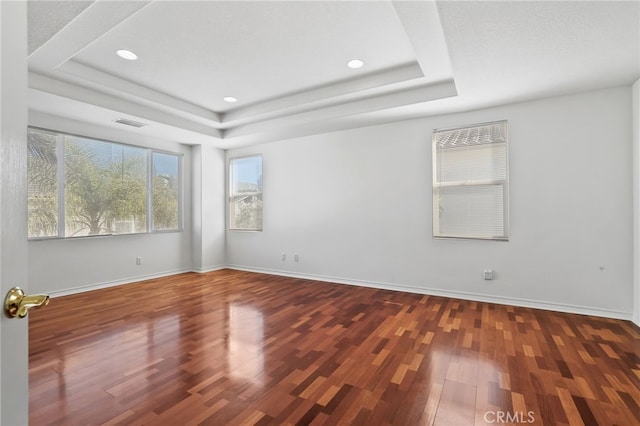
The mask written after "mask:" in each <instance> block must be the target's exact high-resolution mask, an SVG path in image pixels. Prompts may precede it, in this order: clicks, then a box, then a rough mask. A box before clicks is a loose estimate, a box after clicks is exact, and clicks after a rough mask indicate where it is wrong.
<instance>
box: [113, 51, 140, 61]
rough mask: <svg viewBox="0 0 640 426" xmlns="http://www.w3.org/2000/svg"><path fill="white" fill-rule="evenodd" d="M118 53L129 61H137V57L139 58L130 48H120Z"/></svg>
mask: <svg viewBox="0 0 640 426" xmlns="http://www.w3.org/2000/svg"><path fill="white" fill-rule="evenodd" d="M116 54H117V55H118V56H120V57H121V58H122V59H126V60H128V61H135V60H136V59H138V55H136V54H135V53H133V52H132V51H130V50H125V49H120V50H117V51H116Z"/></svg>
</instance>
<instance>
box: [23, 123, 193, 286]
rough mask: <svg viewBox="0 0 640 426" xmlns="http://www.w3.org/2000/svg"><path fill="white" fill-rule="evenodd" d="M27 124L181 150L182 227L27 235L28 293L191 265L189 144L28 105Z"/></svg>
mask: <svg viewBox="0 0 640 426" xmlns="http://www.w3.org/2000/svg"><path fill="white" fill-rule="evenodd" d="M29 125H31V126H38V127H43V128H47V129H52V130H58V131H62V132H69V133H74V134H79V135H83V136H88V137H95V138H99V139H105V140H111V141H115V142H122V143H129V144H134V145H138V146H144V147H154V148H158V149H163V150H167V151H172V152H176V153H182V154H183V155H184V157H183V183H184V195H185V197H184V210H183V216H184V231H183V232H171V233H157V234H137V235H119V236H105V237H95V238H77V239H52V240H37V241H29V280H30V290H31V291H32V292H33V293H49V294H50V295H52V296H56V295H61V294H66V293H71V292H77V291H81V290H87V289H91V288H95V287H104V286H108V285H115V284H121V283H126V282H131V281H137V280H142V279H146V278H152V277H157V276H163V275H170V274H174V273H179V272H185V271H190V270H191V268H192V235H191V232H192V223H191V221H192V210H191V204H192V203H191V193H192V190H191V177H192V176H191V175H192V170H191V147H189V146H186V145H181V144H178V143H172V142H168V141H161V140H157V139H155V138H148V137H145V136H144V134H143V132H140V134H136V133H134V132H124V131H121V130H117V129H112V128H106V127H105V128H101V127H99V126H96V125H93V124H88V123H82V122H77V121H72V120H65V119H62V118H59V117H52V116H49V115H44V114H41V113H38V112H34V111H30V113H29ZM136 257H142V265H139V266H138V265H136Z"/></svg>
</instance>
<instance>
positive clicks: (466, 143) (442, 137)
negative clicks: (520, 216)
mask: <svg viewBox="0 0 640 426" xmlns="http://www.w3.org/2000/svg"><path fill="white" fill-rule="evenodd" d="M432 143H433V236H434V237H436V238H473V239H490V240H508V238H509V214H508V213H509V209H508V193H509V173H508V138H507V122H506V121H499V122H494V123H485V124H478V125H474V126H467V127H461V128H455V129H444V130H435V131H434V132H433V142H432Z"/></svg>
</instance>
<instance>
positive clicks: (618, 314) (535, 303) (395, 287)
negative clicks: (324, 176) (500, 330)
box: [49, 265, 640, 326]
mask: <svg viewBox="0 0 640 426" xmlns="http://www.w3.org/2000/svg"><path fill="white" fill-rule="evenodd" d="M226 268H228V269H235V270H238V271H247V272H256V273H261V274H270V275H279V276H284V277H291V278H302V279H308V280H315V281H323V282H330V283H336V284H347V285H355V286H360V287H370V288H377V289H382V290H392V291H403V292H407V293H416V294H427V295H431V296H442V297H449V298H454V299H463V300H472V301H476V302H487V303H496V304H500V305H512V306H520V307H524V308H535V309H544V310H548V311H557V312H566V313H571V314H581V315H592V316H597V317H604V318H613V319H621V320H628V321H632V322H633V323H635V324H636V325H638V326H640V318H638V315H634V314H633V313H631V312H622V311H614V310H609V309H601V308H594V307H588V306H579V305H569V304H561V303H555V302H547V301H539V300H530V299H519V298H513V297H502V296H495V295H493V296H492V295H485V294H477V293H468V292H461V291H451V290H441V289H434V288H424V287H413V286H406V285H400V284H392V283H384V282H376V281H364V280H355V279H346V278H341V277H333V276H326V275H315V274H305V273H293V272H290V271H282V270H277V269H265V268H255V267H249V266H243V265H216V266H210V267H204V268H185V269H177V270H172V271H164V272H160V273H156V274H150V275H139V276H134V277H128V278H125V279H122V280H115V281H107V282H102V283H97V284H91V285H86V286H80V287H73V288H69V289H63V290H56V291H53V292H51V293H49V296H50V297H60V296H67V295H70V294H76V293H83V292H85V291H91V290H98V289H102V288H108V287H115V286H119V285H124V284H131V283H134V282H138V281H145V280H150V279H155V278H162V277H166V276H170V275H177V274H182V273H185V272H196V273H207V272H213V271H218V270H221V269H226Z"/></svg>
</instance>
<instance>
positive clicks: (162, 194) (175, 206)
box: [152, 152, 180, 231]
mask: <svg viewBox="0 0 640 426" xmlns="http://www.w3.org/2000/svg"><path fill="white" fill-rule="evenodd" d="M179 160H180V159H179V157H178V156H176V155H173V154H164V153H160V152H154V153H153V155H152V164H153V230H154V231H175V230H177V229H178V228H179V223H180V218H179V217H178V216H179V211H180V209H179V200H180V185H179V176H180V161H179Z"/></svg>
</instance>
